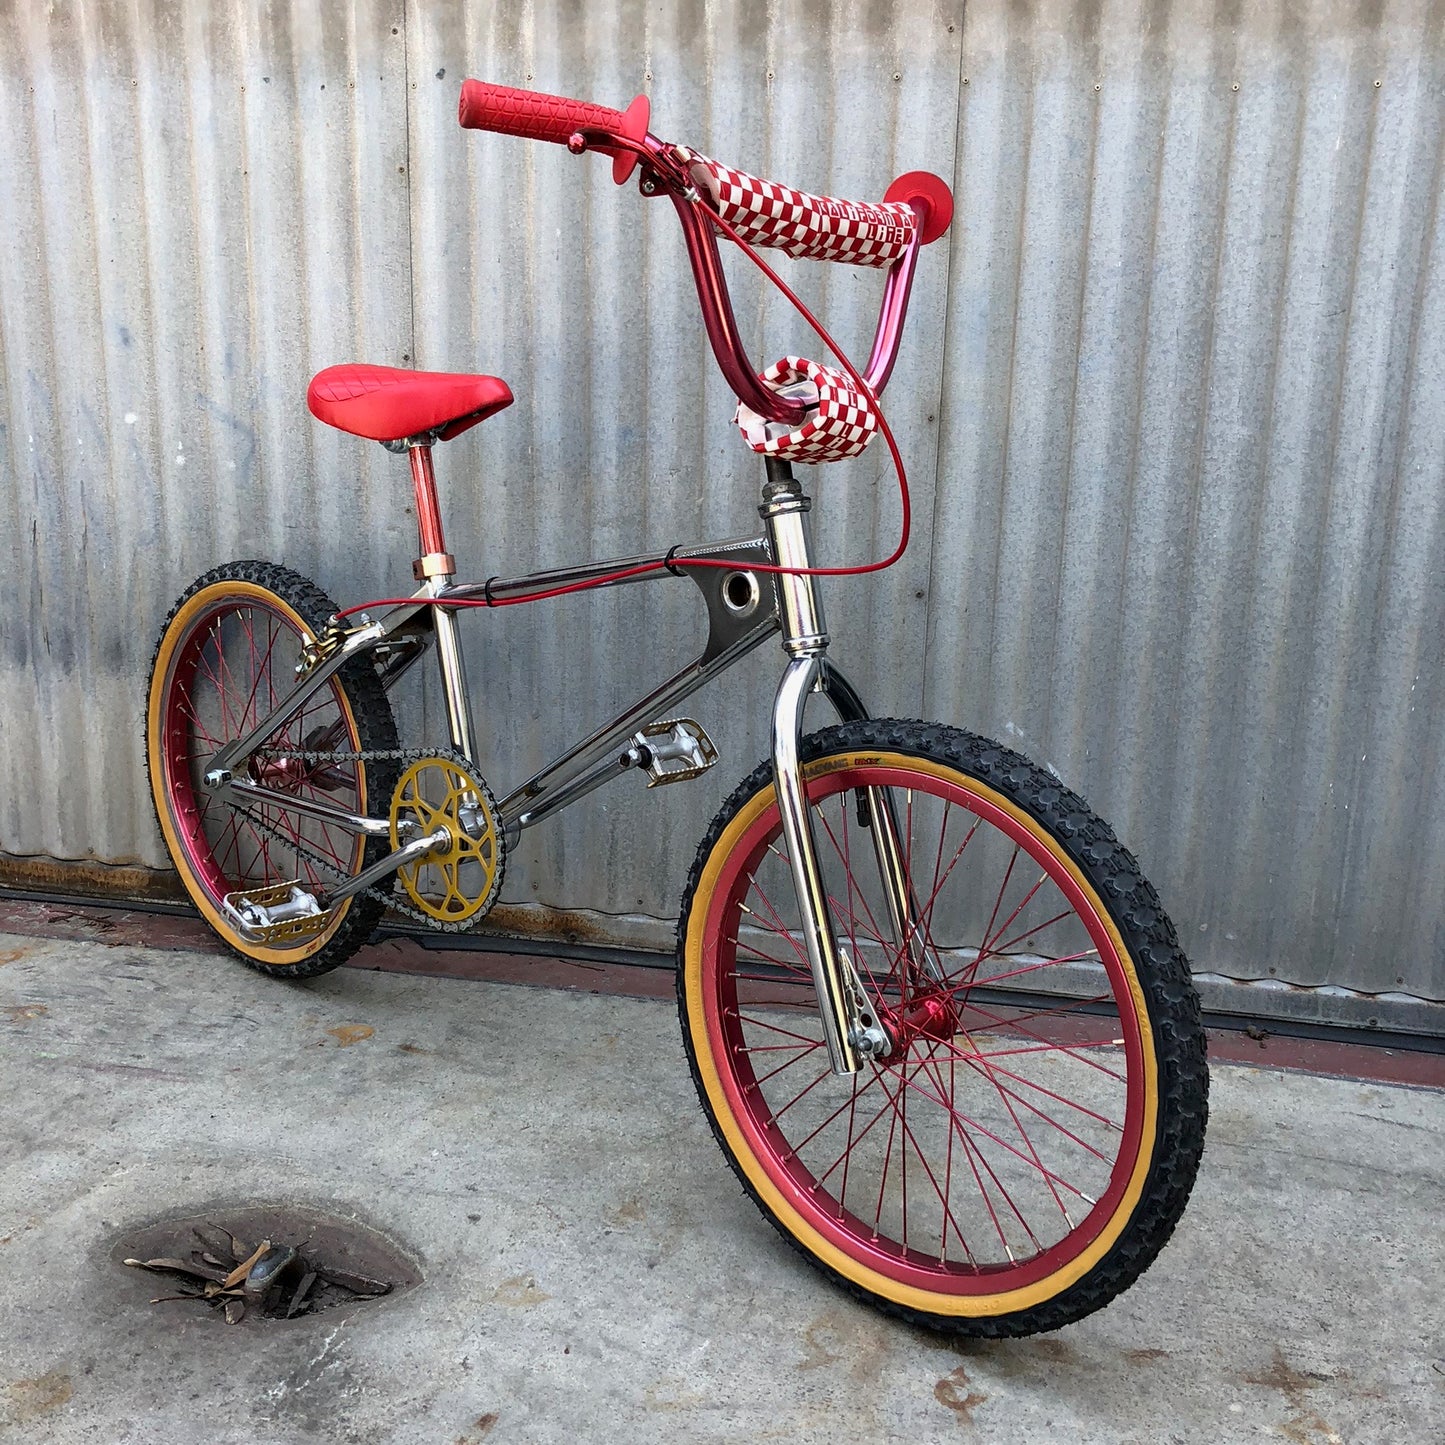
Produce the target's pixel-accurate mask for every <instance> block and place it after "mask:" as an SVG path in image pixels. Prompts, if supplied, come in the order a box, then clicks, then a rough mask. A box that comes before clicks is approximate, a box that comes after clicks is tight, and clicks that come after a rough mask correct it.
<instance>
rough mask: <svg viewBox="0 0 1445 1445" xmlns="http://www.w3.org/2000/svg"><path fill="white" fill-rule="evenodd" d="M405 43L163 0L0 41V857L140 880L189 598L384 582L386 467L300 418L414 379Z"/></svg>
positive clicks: (319, 19) (31, 28) (383, 26)
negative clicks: (205, 585) (181, 614)
mask: <svg viewBox="0 0 1445 1445" xmlns="http://www.w3.org/2000/svg"><path fill="white" fill-rule="evenodd" d="M402 27H403V18H402V10H401V6H400V4H399V3H398V4H397V5H395V6H390V5H386V4H377V5H372V4H365V3H363V4H360V5H358V6H356V7H355V8H354V9H352V10H351V11H350V12H349V18H348V19H347V20H346V21H345V23H343V22H342V21H340V20H339V19H337V18H336V16H335V14H334V13H333V11H332V9H331V7H329V6H324V5H321V4H309V5H306V4H303V5H296V6H268V5H259V4H258V5H244V4H235V5H214V6H197V5H189V4H183V3H180V0H174V3H161V4H157V5H154V6H150V5H146V6H140V7H137V6H131V5H121V4H107V3H96V4H85V5H57V6H47V5H42V4H39V3H33V4H30V3H23V4H21V5H19V6H18V7H15V8H14V9H13V11H12V14H11V15H9V16H7V19H6V23H5V24H4V25H3V26H0V117H3V122H0V123H3V129H4V134H5V136H6V144H5V145H4V146H3V147H0V214H3V215H4V216H5V218H6V227H7V233H8V234H7V238H6V240H7V244H6V245H5V246H3V247H0V295H3V310H0V367H3V372H0V385H3V405H0V426H3V428H4V434H3V445H0V508H3V511H0V525H3V526H4V528H5V532H6V535H7V536H8V537H10V538H11V539H12V544H13V545H12V547H11V548H10V549H7V551H8V560H7V562H6V564H5V565H4V567H3V569H0V614H3V616H4V617H5V619H6V622H5V625H4V633H3V640H4V647H3V656H4V667H5V677H4V685H3V688H0V729H3V737H4V746H3V748H0V840H3V846H4V847H5V848H6V849H7V850H8V851H10V852H14V853H25V854H48V855H51V856H54V857H59V858H98V859H103V860H107V861H111V862H133V861H139V862H143V863H150V864H157V863H161V862H163V861H164V853H163V851H162V849H161V846H160V839H159V836H158V833H157V830H156V827H155V820H154V817H153V815H152V813H151V806H150V800H149V795H148V793H147V790H146V782H145V771H144V763H143V756H142V746H141V722H140V718H141V707H142V699H143V693H144V678H145V674H146V669H147V664H148V661H149V658H150V654H151V647H152V645H153V643H154V640H155V636H156V634H157V632H158V630H159V628H160V624H161V621H162V619H163V618H164V616H165V614H166V611H167V609H168V608H169V607H170V605H171V603H172V601H173V600H174V599H175V597H176V596H177V595H178V594H179V593H180V591H181V590H182V589H183V588H184V587H185V586H186V585H187V584H188V583H189V582H190V581H191V580H192V579H193V578H194V577H196V576H197V575H198V574H200V573H201V572H203V571H204V570H206V569H207V568H208V567H210V566H212V565H214V564H215V563H217V562H220V561H223V560H226V559H228V558H236V557H250V556H262V557H272V558H275V559H276V560H279V561H285V562H288V563H289V564H290V565H292V566H294V567H296V568H298V569H299V570H301V571H303V572H307V573H309V574H311V575H314V576H316V577H317V578H318V579H319V580H320V581H321V583H322V585H323V586H326V587H328V588H329V589H331V590H333V591H335V592H338V593H346V594H350V595H354V594H355V593H356V592H357V591H358V590H362V589H369V588H375V587H378V586H380V585H381V584H382V581H383V579H384V578H385V577H387V576H389V575H394V568H393V562H392V559H393V558H394V557H396V556H397V555H400V556H403V557H405V556H406V555H408V553H407V549H408V547H409V546H410V545H411V542H410V540H409V538H408V536H407V530H406V527H405V526H404V525H403V524H404V521H405V519H404V518H403V517H402V516H400V515H399V513H398V512H397V510H396V508H395V507H394V506H393V503H394V501H395V499H396V496H397V493H396V489H395V485H394V483H395V478H394V472H393V469H391V468H384V467H383V466H381V465H380V464H379V463H380V462H381V461H383V460H384V458H382V457H381V456H380V454H379V453H380V449H379V448H368V449H366V450H365V451H363V449H361V448H359V447H353V446H342V445H341V444H340V443H341V439H340V437H339V436H338V435H336V434H334V433H330V432H327V431H326V430H325V429H324V428H321V427H319V426H317V425H315V424H314V423H313V422H312V421H311V419H310V417H309V415H308V413H307V411H306V402H305V395H306V382H307V379H308V377H309V375H310V373H311V372H312V371H313V370H314V369H315V367H316V366H317V365H319V364H321V362H323V361H327V360H333V359H340V358H342V357H349V356H352V355H362V354H365V355H369V356H371V357H372V358H374V359H375V360H377V361H382V362H393V363H401V362H403V361H404V359H405V357H406V356H407V355H408V354H409V353H410V351H411V340H410V336H411V315H410V311H411V306H410V275H409V265H410V261H409V248H408V237H407V190H408V179H407V176H406V173H405V170H406V93H405V71H406V56H405V44H404V36H403V33H402ZM371 453H378V455H376V456H373V455H371ZM343 539H344V540H343Z"/></svg>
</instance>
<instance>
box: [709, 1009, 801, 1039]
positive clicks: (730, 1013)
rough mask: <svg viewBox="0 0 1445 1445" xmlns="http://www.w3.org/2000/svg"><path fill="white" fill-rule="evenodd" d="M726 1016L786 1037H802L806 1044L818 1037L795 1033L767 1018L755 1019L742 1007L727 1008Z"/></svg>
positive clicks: (724, 1014)
mask: <svg viewBox="0 0 1445 1445" xmlns="http://www.w3.org/2000/svg"><path fill="white" fill-rule="evenodd" d="M723 1017H724V1018H728V1017H732V1018H735V1019H737V1020H738V1022H739V1023H745V1024H752V1025H753V1026H754V1027H756V1028H760V1029H771V1030H772V1031H773V1032H774V1033H775V1034H782V1035H783V1036H784V1037H785V1038H789V1039H800V1040H802V1042H803V1043H805V1044H812V1043H816V1042H817V1040H816V1039H810V1038H809V1037H808V1036H807V1035H806V1034H795V1033H793V1032H792V1030H791V1029H785V1028H779V1027H778V1025H777V1024H770V1023H768V1021H767V1020H766V1019H755V1018H752V1017H750V1016H749V1015H748V1014H745V1013H743V1011H742V1009H741V1008H736V1009H727V1010H725V1011H724V1013H723Z"/></svg>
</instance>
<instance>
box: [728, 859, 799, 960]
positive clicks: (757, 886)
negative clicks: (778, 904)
mask: <svg viewBox="0 0 1445 1445" xmlns="http://www.w3.org/2000/svg"><path fill="white" fill-rule="evenodd" d="M751 891H752V892H754V893H756V894H757V895H758V897H759V898H761V899H762V901H763V907H764V908H766V909H767V910H768V913H769V914H770V915H771V917H772V920H773V923H774V924H775V925H776V927H775V929H774V932H776V933H777V934H778V935H779V936H780V937H782V938H786V939H787V940H788V943H789V945H790V946H791V947H792V950H793V952H794V953H796V954H797V955H798V959H799V961H800V962H801V963H802V964H803V966H804V967H807V964H808V957H807V955H806V954H805V953H804V952H803V947H802V945H801V944H800V943H799V942H798V941H797V939H795V938H794V937H793V935H792V934H791V933H789V932H788V930H787V929H786V928H785V927H784V926H783V920H782V919H781V918H779V917H778V910H777V909H776V908H774V907H773V903H772V900H771V899H770V898H769V897H768V895H767V894H766V893H764V892H763V885H762V884H761V883H759V882H758V880H757V878H756V877H755V878H754V879H753V880H752V888H751ZM741 906H742V908H743V910H744V912H746V913H748V914H750V915H751V916H752V917H753V918H756V917H757V916H758V915H757V914H756V913H754V912H753V910H752V909H751V908H749V907H748V906H747V904H745V903H744V904H742V905H741Z"/></svg>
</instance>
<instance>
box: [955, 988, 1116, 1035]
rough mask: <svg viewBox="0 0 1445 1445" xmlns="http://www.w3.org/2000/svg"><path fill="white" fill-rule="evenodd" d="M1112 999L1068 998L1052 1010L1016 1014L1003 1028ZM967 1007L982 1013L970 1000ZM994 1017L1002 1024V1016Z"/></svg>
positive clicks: (1106, 996)
mask: <svg viewBox="0 0 1445 1445" xmlns="http://www.w3.org/2000/svg"><path fill="white" fill-rule="evenodd" d="M1113 997H1114V995H1113V994H1111V993H1100V994H1095V995H1094V996H1093V997H1092V998H1068V999H1065V1000H1064V1001H1063V1003H1059V1004H1055V1005H1054V1007H1053V1008H1036V1009H1026V1010H1023V1011H1022V1012H1020V1013H1018V1014H1016V1015H1015V1016H1014V1017H1013V1018H1012V1019H1011V1020H1009V1021H1008V1023H1006V1024H1004V1027H1010V1026H1011V1025H1012V1024H1014V1023H1027V1022H1029V1021H1031V1020H1032V1021H1034V1022H1037V1021H1038V1020H1039V1019H1048V1018H1057V1017H1058V1016H1059V1015H1060V1014H1065V1013H1075V1012H1079V1011H1081V1010H1083V1009H1085V1008H1087V1007H1088V1006H1089V1005H1090V1004H1098V1003H1108V1002H1109V1001H1110V1000H1112V999H1113ZM968 1007H969V1008H971V1009H976V1010H977V1011H978V1012H980V1013H982V1012H983V1008H982V1006H981V1005H979V1004H977V1003H975V1002H974V1001H973V1000H972V999H970V1000H969V1002H968ZM998 1007H1000V1008H1008V1007H1010V1005H1008V1004H999V1005H998ZM996 1017H998V1019H999V1021H1000V1022H1002V1015H998V1016H996ZM1088 1017H1090V1018H1093V1017H1094V1015H1093V1014H1090V1015H1088Z"/></svg>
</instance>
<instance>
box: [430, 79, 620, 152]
mask: <svg viewBox="0 0 1445 1445" xmlns="http://www.w3.org/2000/svg"><path fill="white" fill-rule="evenodd" d="M457 119H458V120H459V121H460V122H461V123H462V125H464V126H466V127H467V128H468V129H469V130H493V131H496V132H498V133H499V134H501V135H516V136H521V137H522V138H523V139H525V140H549V141H555V142H556V144H558V145H566V144H567V138H568V137H569V136H571V135H573V134H574V133H575V132H577V131H579V130H605V131H608V132H610V133H611V134H613V135H617V134H619V133H621V132H622V130H623V120H624V116H623V114H622V112H621V111H620V110H613V109H612V108H611V106H606V105H591V104H589V103H588V102H587V101H585V100H568V99H567V98H566V97H565V96H560V95H544V94H542V92H541V91H538V90H513V89H512V87H511V86H509V85H489V84H488V83H487V82H486V81H485V80H464V81H463V82H462V95H461V100H460V101H459V103H458V105H457Z"/></svg>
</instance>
